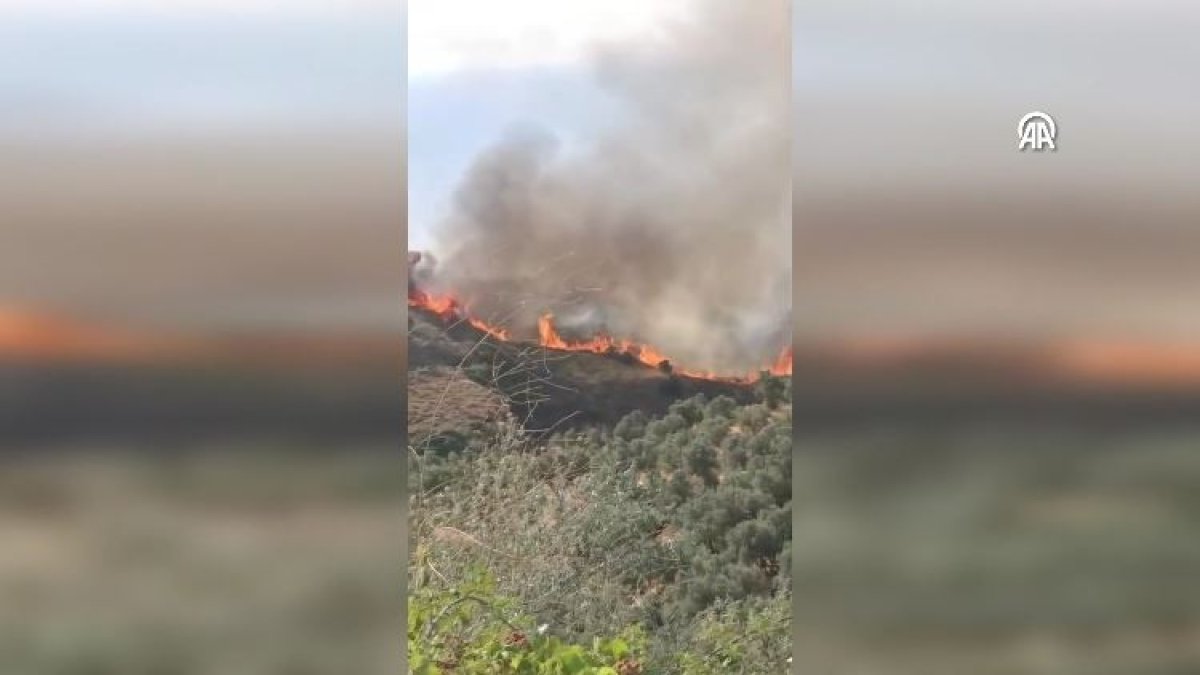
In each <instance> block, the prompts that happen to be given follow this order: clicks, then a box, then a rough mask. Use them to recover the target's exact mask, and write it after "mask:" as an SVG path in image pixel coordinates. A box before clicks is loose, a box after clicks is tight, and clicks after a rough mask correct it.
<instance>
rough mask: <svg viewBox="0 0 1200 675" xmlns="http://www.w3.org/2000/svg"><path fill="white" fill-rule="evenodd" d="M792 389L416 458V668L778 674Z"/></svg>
mask: <svg viewBox="0 0 1200 675" xmlns="http://www.w3.org/2000/svg"><path fill="white" fill-rule="evenodd" d="M789 400H790V382H789V380H788V379H786V378H783V379H772V380H771V381H765V382H763V383H762V385H761V386H760V387H759V392H758V400H756V401H755V402H753V403H750V404H739V403H738V402H737V401H735V400H734V399H732V398H729V397H725V396H719V397H716V398H712V399H709V398H706V397H705V396H703V395H698V396H695V397H692V398H689V399H686V400H683V401H678V402H676V403H674V404H672V405H671V406H670V408H669V410H668V411H667V412H666V414H664V415H661V416H657V417H650V416H648V415H645V414H643V413H641V412H636V411H635V412H633V413H631V414H629V415H627V416H625V417H624V418H623V419H621V420H620V422H619V423H617V424H616V425H614V426H612V427H611V428H592V429H586V430H582V431H578V430H577V431H572V432H569V433H561V434H558V435H554V436H549V437H543V438H541V439H535V438H532V437H529V436H527V435H525V434H523V433H522V432H521V431H520V429H519V428H517V426H516V425H515V424H514V423H513V422H512V421H511V420H509V421H503V422H499V423H497V424H495V425H494V426H492V427H490V428H483V427H480V426H478V425H476V426H474V427H473V428H471V429H463V430H460V434H461V436H460V437H458V442H456V443H453V444H446V443H437V444H428V443H425V444H420V445H419V446H416V447H413V448H412V452H411V453H410V472H409V476H410V481H411V484H410V495H412V502H411V505H410V506H411V509H410V517H411V521H410V528H409V530H410V537H411V541H410V549H409V550H410V551H412V552H413V556H412V559H411V562H410V565H411V569H410V574H409V584H410V585H409V626H408V643H409V658H410V668H411V669H412V671H413V672H414V673H418V674H421V673H427V674H431V675H432V674H435V673H597V674H599V673H617V674H618V675H631V674H633V673H679V674H682V675H707V674H709V673H713V674H715V673H723V674H724V673H778V672H784V671H785V670H786V668H787V661H788V656H789V654H790V639H789V620H788V619H789V612H790V591H789V589H790V549H791V546H790V541H791V499H792V494H791V463H792V455H791V445H792V442H791V435H792V429H791V412H790V405H788V404H787V403H788V401H789Z"/></svg>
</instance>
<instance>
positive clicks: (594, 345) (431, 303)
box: [408, 252, 792, 383]
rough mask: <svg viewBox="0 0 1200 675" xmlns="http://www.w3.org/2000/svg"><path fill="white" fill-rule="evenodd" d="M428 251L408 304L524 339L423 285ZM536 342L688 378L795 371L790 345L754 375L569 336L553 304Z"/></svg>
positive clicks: (414, 268)
mask: <svg viewBox="0 0 1200 675" xmlns="http://www.w3.org/2000/svg"><path fill="white" fill-rule="evenodd" d="M424 260H426V256H424V255H423V254H421V253H420V252H410V253H409V275H408V284H409V286H408V306H409V308H411V309H418V310H423V311H426V312H429V313H431V314H434V315H436V316H437V317H438V318H439V319H441V320H442V321H444V322H465V323H468V324H470V325H471V326H473V327H474V328H476V329H477V330H479V331H481V332H483V333H485V334H487V335H488V336H490V337H492V338H493V339H495V340H498V341H501V342H519V341H521V338H518V337H514V335H515V332H514V330H513V329H512V328H511V327H508V326H503V325H499V324H498V323H493V322H492V321H489V320H487V319H484V318H480V317H479V316H476V315H474V314H473V313H472V312H471V311H470V309H469V308H468V304H467V303H465V302H464V301H462V300H460V299H459V298H458V297H457V296H456V295H454V294H453V293H450V292H442V293H432V292H429V291H426V290H424V289H423V288H422V287H421V282H420V279H419V278H418V277H419V276H420V274H419V272H418V270H419V269H420V266H421V264H422V262H423V261H424ZM527 341H529V342H536V343H537V344H538V345H540V346H541V347H543V348H545V349H549V350H555V351H562V352H589V353H592V354H601V355H611V356H622V357H627V358H630V359H632V360H634V361H637V362H639V363H641V364H643V365H646V366H649V367H651V368H658V369H660V370H663V371H664V372H671V373H675V374H678V375H680V376H683V377H689V378H693V379H702V380H717V381H726V382H739V383H749V382H753V381H754V380H756V379H757V378H758V377H760V376H761V373H763V372H769V373H770V374H772V375H777V376H785V375H791V372H792V348H791V345H786V346H784V347H783V348H782V349H781V351H780V352H779V353H778V355H777V356H776V357H775V358H774V359H773V360H771V361H769V362H766V363H764V364H763V365H762V367H761V368H758V369H755V370H754V371H753V372H750V373H748V374H727V373H718V372H715V371H713V370H700V369H692V368H687V367H682V366H680V365H679V364H678V363H677V362H676V361H674V360H673V359H671V358H670V357H669V356H667V354H665V353H664V352H663V351H662V350H660V349H658V348H656V347H654V346H653V345H651V344H648V343H646V342H640V341H637V340H633V339H629V338H619V337H614V336H613V335H610V334H609V333H608V332H605V331H603V330H601V331H597V332H594V333H593V334H591V335H590V336H585V337H567V336H564V334H563V332H562V331H561V330H560V328H559V325H558V323H557V321H556V316H555V314H554V312H553V311H551V310H549V309H541V310H538V313H537V320H536V336H532V335H531V336H530V338H529V339H528V340H527Z"/></svg>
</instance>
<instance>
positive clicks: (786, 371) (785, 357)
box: [770, 345, 792, 376]
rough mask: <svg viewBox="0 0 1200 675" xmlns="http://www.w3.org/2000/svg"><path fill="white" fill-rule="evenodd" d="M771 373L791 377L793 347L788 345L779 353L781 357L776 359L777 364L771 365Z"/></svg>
mask: <svg viewBox="0 0 1200 675" xmlns="http://www.w3.org/2000/svg"><path fill="white" fill-rule="evenodd" d="M770 372H771V374H772V375H775V376H780V375H791V374H792V346H791V345H788V346H787V347H784V348H783V351H782V352H780V353H779V357H778V358H776V359H775V363H773V364H771V368H770Z"/></svg>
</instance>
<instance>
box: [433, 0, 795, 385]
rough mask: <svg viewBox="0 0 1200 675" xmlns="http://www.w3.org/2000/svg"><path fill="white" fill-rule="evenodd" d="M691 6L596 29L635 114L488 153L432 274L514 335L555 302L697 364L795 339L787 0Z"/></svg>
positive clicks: (577, 326)
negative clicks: (569, 137) (680, 12)
mask: <svg viewBox="0 0 1200 675" xmlns="http://www.w3.org/2000/svg"><path fill="white" fill-rule="evenodd" d="M689 9H690V12H689V13H688V14H687V15H686V16H681V17H679V18H678V19H677V20H675V21H673V22H671V23H669V24H664V25H663V26H662V30H661V31H659V32H658V33H656V34H655V35H654V37H653V38H652V39H649V40H638V41H625V42H623V43H619V44H618V43H609V44H603V45H596V49H595V54H594V61H593V64H592V65H593V67H594V72H595V76H596V77H597V81H598V83H599V84H600V86H601V87H603V88H604V90H605V91H606V92H608V93H610V94H611V95H612V96H614V97H615V98H616V99H617V100H618V101H619V102H620V103H622V104H623V105H624V107H625V109H626V111H627V112H628V115H627V117H626V118H625V119H623V120H621V122H620V123H619V124H618V125H616V127H615V128H612V129H610V130H609V131H608V132H607V133H604V134H602V135H601V136H600V137H599V138H597V139H595V141H594V143H592V144H591V145H590V146H589V147H583V148H574V147H568V146H566V145H564V144H563V143H561V142H560V141H559V140H558V139H556V138H554V137H553V136H551V135H550V134H548V133H545V132H543V131H540V130H538V129H537V128H533V127H529V128H520V129H513V130H512V132H511V133H509V134H508V135H507V136H506V137H505V138H503V139H501V140H500V141H499V142H498V143H497V144H495V145H494V146H493V147H491V148H490V149H488V150H486V151H485V152H484V153H482V154H481V155H480V156H479V157H477V158H476V160H475V161H474V163H473V165H472V166H471V168H470V169H469V171H468V172H467V174H466V175H465V176H464V177H463V179H462V181H461V182H460V184H459V186H458V188H457V191H456V193H455V195H454V200H453V208H452V211H451V213H450V214H449V215H448V216H447V217H446V219H445V220H444V221H443V222H441V224H440V225H439V226H438V228H437V231H436V233H435V241H436V249H435V252H436V254H437V256H438V258H439V261H438V264H437V268H436V279H435V280H434V281H433V282H432V283H434V284H436V285H438V286H441V287H442V288H443V289H448V290H453V291H454V292H455V293H457V294H459V295H460V296H461V297H462V298H463V299H464V300H465V301H466V303H467V304H468V306H469V307H470V308H471V309H472V311H473V312H474V313H477V314H480V315H482V316H484V317H487V318H490V319H492V320H496V321H500V322H502V323H505V324H506V325H508V326H509V327H511V328H512V329H513V330H514V332H515V334H517V335H521V334H522V333H523V332H524V331H529V332H530V333H531V334H532V332H533V330H534V328H535V326H536V319H537V316H538V314H540V313H541V312H543V311H547V310H549V311H553V312H554V313H555V316H556V323H557V324H558V325H559V326H560V327H561V328H562V329H563V331H564V333H566V334H568V335H570V334H571V333H572V332H577V333H579V334H580V336H582V335H584V334H590V333H593V332H595V331H597V330H605V331H607V332H609V333H611V334H613V335H615V336H618V337H628V338H633V339H638V340H642V341H645V342H648V343H650V344H653V345H655V346H656V347H658V348H659V349H661V350H662V351H663V352H665V353H667V354H669V355H670V356H671V357H673V358H675V359H677V360H678V361H680V362H686V365H688V366H692V367H706V368H713V369H719V370H725V369H731V370H739V371H744V370H745V369H746V368H754V367H756V366H760V365H762V364H763V363H764V362H768V361H769V360H770V358H771V357H772V356H773V355H774V354H776V353H778V351H779V349H780V348H781V347H782V346H783V345H784V344H788V343H790V321H791V319H790V306H791V250H790V246H789V243H790V240H791V220H790V208H791V204H790V192H791V187H790V154H789V153H790V134H791V132H790V126H789V125H790V123H791V117H790V76H789V70H790V66H789V63H790V44H789V34H788V26H789V25H790V24H789V21H788V14H789V4H788V3H787V2H786V1H785V0H769V1H766V2H755V3H728V2H713V1H709V0H702V1H699V2H695V3H692V4H691V5H690V7H689ZM422 283H425V282H422Z"/></svg>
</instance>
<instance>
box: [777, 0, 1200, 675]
mask: <svg viewBox="0 0 1200 675" xmlns="http://www.w3.org/2000/svg"><path fill="white" fill-rule="evenodd" d="M1197 28H1200V10H1198V9H1197V8H1196V7H1195V5H1194V4H1193V3H1186V2H1182V1H1169V0H1151V1H1149V2H1138V3H1133V2H1083V1H1082V0H1051V1H1049V2H1032V1H1026V0H1016V1H1010V2H1004V3H992V2H950V1H948V0H932V1H930V0H926V1H922V2H874V1H871V0H859V1H854V2H839V3H807V4H800V3H797V4H796V5H795V7H794V15H793V56H794V58H793V82H794V85H795V86H794V99H793V100H794V106H795V126H794V133H795V137H794V146H793V147H794V153H793V175H794V201H793V226H794V233H793V242H794V261H795V264H794V268H795V283H794V293H793V298H794V309H795V312H794V314H795V316H796V355H795V357H796V358H795V368H794V372H795V390H794V394H793V396H794V400H795V415H796V418H797V425H796V428H797V430H798V434H799V436H798V439H797V440H798V442H797V444H796V453H797V454H796V460H795V465H794V474H793V481H794V493H795V494H796V500H797V504H796V507H795V510H794V513H795V514H796V516H795V538H794V544H795V551H794V557H795V559H794V565H793V569H794V570H795V575H796V589H795V596H794V597H795V603H796V604H795V607H794V616H795V623H794V630H795V636H796V642H795V644H796V657H795V659H796V660H795V663H796V664H797V666H798V667H797V670H796V672H823V673H853V674H868V673H881V674H887V675H904V674H906V673H912V674H914V675H916V674H920V675H937V674H943V673H944V674H947V675H950V674H959V673H978V674H987V673H997V674H999V673H1005V674H1008V673H1013V674H1015V673H1022V674H1025V673H1046V674H1051V673H1053V674H1054V675H1064V674H1071V673H1080V674H1083V673H1088V674H1095V673H1122V674H1132V673H1185V672H1187V673H1191V672H1198V669H1200V585H1197V584H1196V583H1195V573H1196V570H1197V569H1200V546H1197V544H1196V542H1198V541H1200V538H1198V537H1197V534H1200V502H1198V501H1197V500H1196V497H1195V495H1197V494H1200V491H1198V490H1197V488H1200V312H1198V311H1197V297H1200V296H1198V294H1197V292H1198V291H1200V266H1197V265H1196V264H1195V261H1196V260H1197V259H1198V256H1200V200H1198V198H1197V195H1196V193H1195V191H1194V189H1193V188H1192V185H1193V183H1194V181H1195V177H1196V176H1197V175H1200V153H1197V148H1198V147H1200V131H1198V130H1197V129H1196V127H1195V125H1194V124H1193V123H1192V120H1194V119H1196V118H1197V115H1198V114H1200V92H1198V90H1197V89H1196V88H1195V87H1194V86H1192V85H1191V84H1189V83H1190V82H1191V80H1192V75H1191V74H1190V72H1189V71H1190V70H1191V69H1190V67H1188V66H1187V65H1186V64H1190V63H1196V62H1198V61H1200V46H1198V45H1197V43H1196V41H1195V39H1194V35H1195V34H1196V30H1197ZM1033 110H1041V111H1045V112H1047V113H1049V114H1050V115H1052V116H1053V117H1054V119H1055V121H1056V122H1057V124H1058V130H1059V132H1058V138H1057V150H1056V151H1055V152H1044V153H1032V152H1018V150H1017V141H1018V132H1017V124H1018V120H1019V119H1020V118H1021V116H1022V115H1024V114H1025V113H1027V112H1030V111H1033Z"/></svg>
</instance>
